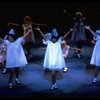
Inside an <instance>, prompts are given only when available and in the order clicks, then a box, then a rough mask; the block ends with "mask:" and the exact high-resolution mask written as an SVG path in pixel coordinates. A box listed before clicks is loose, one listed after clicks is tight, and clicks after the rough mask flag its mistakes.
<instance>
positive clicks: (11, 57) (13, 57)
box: [4, 37, 27, 68]
mask: <svg viewBox="0 0 100 100" xmlns="http://www.w3.org/2000/svg"><path fill="white" fill-rule="evenodd" d="M23 40H24V39H23V37H19V38H18V39H17V40H15V41H14V42H9V41H8V40H4V43H5V44H6V45H7V55H6V68H14V67H24V66H25V65H26V64H27V59H26V56H25V53H24V50H23V48H22V42H23Z"/></svg>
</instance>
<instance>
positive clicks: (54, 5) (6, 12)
mask: <svg viewBox="0 0 100 100" xmlns="http://www.w3.org/2000/svg"><path fill="white" fill-rule="evenodd" d="M99 6H100V2H97V1H94V2H92V1H80V2H79V1H8V2H7V1H5V2H4V1H0V34H1V36H4V35H5V34H7V32H8V31H9V27H7V25H6V23H7V22H14V23H18V24H22V23H23V17H24V16H25V15H30V16H31V17H32V20H33V21H34V22H37V23H45V24H47V25H48V26H42V27H41V29H42V31H43V32H44V33H46V32H48V31H51V28H52V27H53V26H55V27H57V28H58V32H59V33H60V35H63V34H65V33H66V32H67V31H68V30H69V29H70V28H71V27H73V22H72V20H71V19H70V18H69V16H68V15H66V14H64V13H63V9H67V10H68V12H69V13H70V14H71V15H72V16H74V14H75V13H76V12H77V11H82V13H83V15H84V17H86V24H89V25H91V27H92V29H93V30H94V31H95V30H96V29H99V26H100V25H99V24H100V7H99ZM15 29H16V30H17V31H16V32H17V34H18V35H22V28H19V27H17V28H15ZM35 35H36V37H37V38H39V37H40V34H38V33H37V32H36V34H35ZM87 38H89V39H90V38H91V36H90V35H89V33H88V32H87Z"/></svg>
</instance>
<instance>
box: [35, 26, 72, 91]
mask: <svg viewBox="0 0 100 100" xmlns="http://www.w3.org/2000/svg"><path fill="white" fill-rule="evenodd" d="M37 30H38V31H39V32H40V34H41V35H42V36H43V38H44V41H45V42H44V43H45V44H47V48H46V53H45V57H44V63H43V68H44V69H47V68H48V69H49V70H51V76H52V87H51V90H54V89H57V86H56V79H57V75H56V71H60V70H62V69H63V68H64V67H65V66H66V64H65V59H64V57H63V53H62V49H61V43H62V40H63V39H64V38H65V37H66V36H67V35H66V34H68V33H69V32H71V31H72V30H70V31H69V32H68V33H66V34H65V35H64V36H63V37H61V38H58V34H57V30H56V29H55V28H54V29H53V30H52V33H51V34H52V37H51V39H47V38H46V37H45V35H44V34H43V33H42V31H41V30H40V29H39V28H37Z"/></svg>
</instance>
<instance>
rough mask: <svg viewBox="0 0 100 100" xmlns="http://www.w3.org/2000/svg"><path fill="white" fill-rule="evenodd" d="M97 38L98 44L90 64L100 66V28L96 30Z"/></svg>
mask: <svg viewBox="0 0 100 100" xmlns="http://www.w3.org/2000/svg"><path fill="white" fill-rule="evenodd" d="M95 35H96V37H95V40H96V44H95V46H94V50H93V54H92V58H91V61H90V64H93V65H96V66H97V67H100V30H97V31H96V32H95Z"/></svg>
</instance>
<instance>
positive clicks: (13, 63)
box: [1, 29, 30, 89]
mask: <svg viewBox="0 0 100 100" xmlns="http://www.w3.org/2000/svg"><path fill="white" fill-rule="evenodd" d="M29 33H30V31H28V32H27V34H26V35H24V36H23V37H19V38H18V39H16V38H15V32H14V30H13V29H11V30H10V32H9V33H8V35H7V37H6V39H4V40H3V39H1V40H2V41H4V43H5V44H6V45H7V53H6V68H10V77H9V88H10V89H12V80H13V77H14V74H15V77H16V78H15V82H16V84H17V85H20V84H21V83H20V81H19V79H18V77H19V68H20V67H24V66H25V65H26V64H27V59H26V56H25V53H24V50H23V48H22V42H23V41H24V38H25V37H26V36H27V35H28V34H29Z"/></svg>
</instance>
